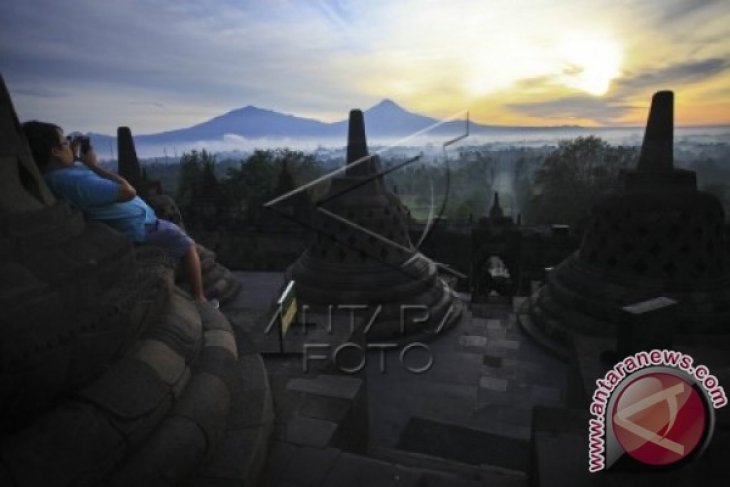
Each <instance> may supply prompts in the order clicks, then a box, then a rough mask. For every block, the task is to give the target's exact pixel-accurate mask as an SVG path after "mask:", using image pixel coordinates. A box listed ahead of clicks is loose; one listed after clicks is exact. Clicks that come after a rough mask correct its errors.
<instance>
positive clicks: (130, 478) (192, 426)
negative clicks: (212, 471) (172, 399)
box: [112, 417, 207, 486]
mask: <svg viewBox="0 0 730 487" xmlns="http://www.w3.org/2000/svg"><path fill="white" fill-rule="evenodd" d="M206 445H207V442H206V437H205V434H204V432H203V431H202V430H201V429H200V427H199V426H198V425H197V424H196V423H195V422H194V421H191V420H190V419H187V418H183V417H170V418H168V419H166V420H165V421H164V422H162V424H161V425H160V427H159V429H158V430H157V431H156V432H155V434H154V435H153V436H152V437H151V438H150V440H149V441H148V442H147V443H146V444H145V445H144V447H143V448H142V449H141V450H140V451H139V452H138V453H137V454H136V455H134V456H133V457H132V458H131V459H130V461H129V462H128V463H127V464H126V465H124V467H123V468H122V469H121V471H120V472H119V473H117V474H116V475H114V476H113V479H112V480H113V482H112V483H113V485H120V486H126V485H149V484H148V482H162V481H164V482H165V484H166V485H170V484H172V483H176V482H177V481H179V480H180V479H183V478H184V477H185V476H186V475H188V474H189V473H190V472H192V471H194V470H195V469H196V467H197V466H198V465H199V464H200V462H201V461H202V459H203V456H204V455H205V452H206V448H207V446H206Z"/></svg>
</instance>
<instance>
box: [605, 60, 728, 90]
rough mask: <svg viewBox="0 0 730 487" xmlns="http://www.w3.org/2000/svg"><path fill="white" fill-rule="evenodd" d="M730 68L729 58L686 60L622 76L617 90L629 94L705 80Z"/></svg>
mask: <svg viewBox="0 0 730 487" xmlns="http://www.w3.org/2000/svg"><path fill="white" fill-rule="evenodd" d="M728 68H730V60H728V59H721V58H710V59H702V60H696V61H687V62H681V63H676V64H672V65H669V66H665V67H663V68H660V69H650V70H647V71H646V72H643V73H640V74H636V75H633V76H631V75H629V76H624V77H622V78H621V79H620V80H619V81H618V82H617V92H618V93H621V94H630V93H634V92H636V91H639V90H643V89H645V88H653V89H657V90H658V89H660V88H662V87H672V86H679V85H683V84H687V83H691V82H694V81H698V80H707V79H708V78H711V77H713V76H717V75H719V74H722V73H723V72H725V71H727V70H728Z"/></svg>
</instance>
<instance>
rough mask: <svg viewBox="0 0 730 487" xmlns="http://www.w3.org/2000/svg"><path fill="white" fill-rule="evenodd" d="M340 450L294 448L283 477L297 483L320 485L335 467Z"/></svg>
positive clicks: (283, 471)
mask: <svg viewBox="0 0 730 487" xmlns="http://www.w3.org/2000/svg"><path fill="white" fill-rule="evenodd" d="M340 453H341V452H340V450H337V449H335V448H311V447H299V448H297V449H296V450H294V453H293V455H292V457H291V458H290V460H289V462H288V464H287V466H286V468H285V469H283V470H282V474H281V477H282V478H283V479H285V480H289V481H291V482H292V483H294V484H297V485H304V486H312V487H314V486H319V485H321V484H322V482H323V481H324V479H325V477H326V476H327V474H328V473H329V472H330V470H332V468H333V467H334V464H335V462H336V461H337V458H338V457H339V456H340Z"/></svg>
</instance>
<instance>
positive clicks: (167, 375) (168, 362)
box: [129, 339, 185, 386]
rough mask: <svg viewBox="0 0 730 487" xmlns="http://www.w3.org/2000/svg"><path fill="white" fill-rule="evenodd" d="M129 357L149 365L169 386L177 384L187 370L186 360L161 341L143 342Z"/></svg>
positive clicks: (148, 340) (149, 340)
mask: <svg viewBox="0 0 730 487" xmlns="http://www.w3.org/2000/svg"><path fill="white" fill-rule="evenodd" d="M129 357H130V358H134V359H136V360H139V361H140V362H143V363H145V364H147V365H149V366H150V367H151V368H152V369H153V370H154V371H155V373H157V376H158V377H159V378H160V379H161V380H162V381H163V382H164V383H165V384H167V385H168V386H172V385H173V384H175V383H176V382H177V381H178V379H179V378H180V376H181V375H182V374H183V372H184V370H185V359H184V358H183V357H182V356H181V355H180V354H179V353H177V352H176V351H175V350H173V349H172V348H170V347H169V346H168V345H166V344H165V343H163V342H161V341H159V340H151V339H146V340H142V341H141V342H140V343H139V344H138V345H137V346H135V347H134V348H133V349H132V351H131V352H130V354H129Z"/></svg>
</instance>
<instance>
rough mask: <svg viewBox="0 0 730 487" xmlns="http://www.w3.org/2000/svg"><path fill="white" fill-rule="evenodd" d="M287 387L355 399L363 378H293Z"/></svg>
mask: <svg viewBox="0 0 730 487" xmlns="http://www.w3.org/2000/svg"><path fill="white" fill-rule="evenodd" d="M286 387H287V389H289V390H292V391H298V392H307V393H309V394H318V395H320V396H329V397H337V398H341V399H348V400H353V399H355V397H356V396H357V394H358V393H359V392H360V389H361V387H362V380H361V379H358V378H357V377H345V376H341V375H319V376H317V378H316V379H302V378H296V379H291V380H290V381H289V382H288V383H287V386H286Z"/></svg>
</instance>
